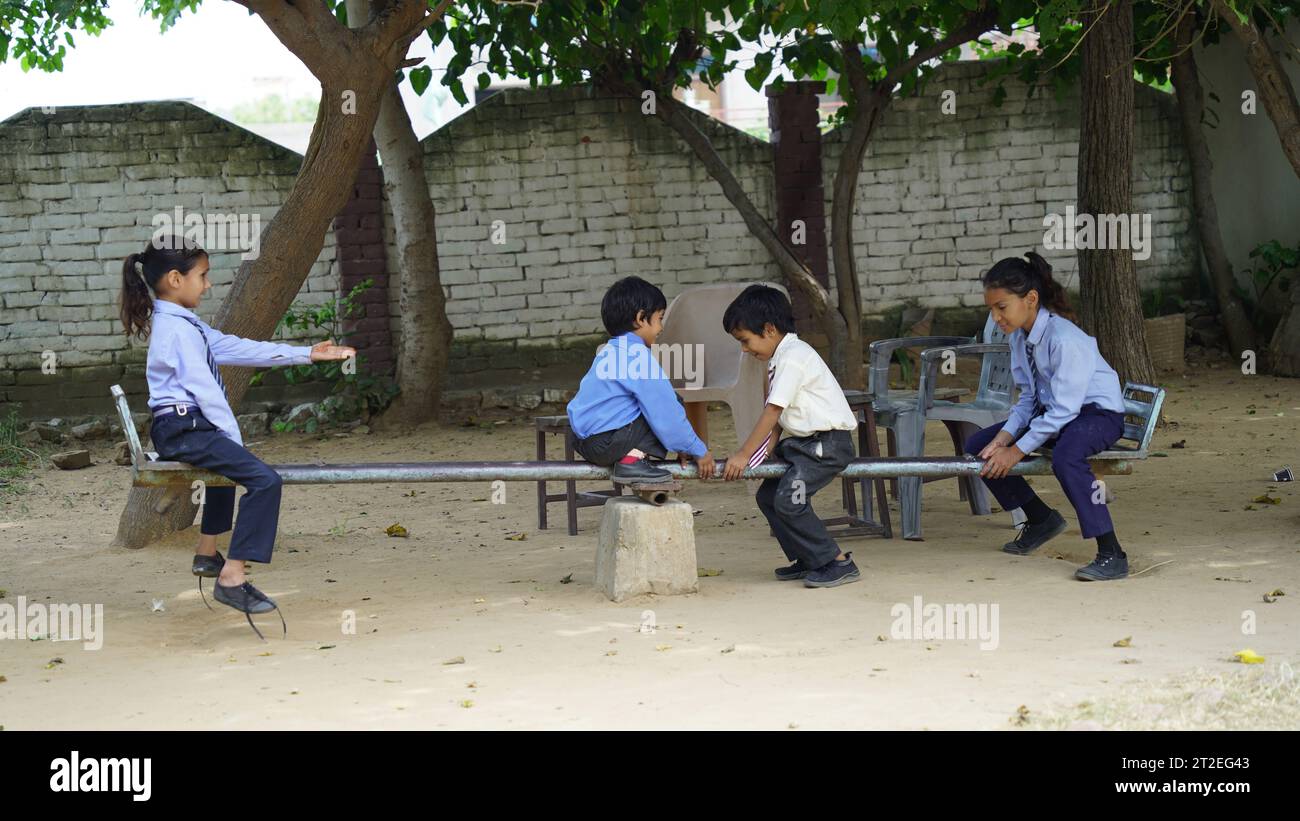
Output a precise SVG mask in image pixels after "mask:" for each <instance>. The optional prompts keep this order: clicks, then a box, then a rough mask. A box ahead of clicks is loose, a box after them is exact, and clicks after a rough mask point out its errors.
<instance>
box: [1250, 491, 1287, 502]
mask: <svg viewBox="0 0 1300 821" xmlns="http://www.w3.org/2000/svg"><path fill="white" fill-rule="evenodd" d="M1251 501H1252V502H1255V503H1256V504H1261V505H1280V504H1282V500H1281V499H1274V498H1273V497H1272V496H1269V495H1268V494H1267V493H1265V494H1264V495H1263V496H1256V497H1255V498H1254V499H1251Z"/></svg>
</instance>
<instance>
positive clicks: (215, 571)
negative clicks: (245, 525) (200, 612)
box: [190, 550, 226, 610]
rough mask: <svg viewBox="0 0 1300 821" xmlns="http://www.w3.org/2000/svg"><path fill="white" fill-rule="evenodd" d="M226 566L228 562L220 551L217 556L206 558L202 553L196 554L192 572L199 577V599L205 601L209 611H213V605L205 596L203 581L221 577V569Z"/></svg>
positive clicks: (191, 568) (204, 604) (191, 566)
mask: <svg viewBox="0 0 1300 821" xmlns="http://www.w3.org/2000/svg"><path fill="white" fill-rule="evenodd" d="M225 566H226V560H225V558H224V557H223V556H222V555H221V551H220V550H218V551H217V555H215V556H204V555H202V554H201V553H195V554H194V563H193V564H191V565H190V572H191V573H193V574H194V575H195V576H198V577H199V598H201V599H203V606H204V607H206V608H208V609H209V610H211V609H212V605H210V604H208V597H207V596H205V595H203V580H204V579H215V578H216V577H217V576H220V575H221V568H223V567H225Z"/></svg>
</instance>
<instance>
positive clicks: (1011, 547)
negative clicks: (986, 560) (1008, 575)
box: [1002, 519, 1069, 556]
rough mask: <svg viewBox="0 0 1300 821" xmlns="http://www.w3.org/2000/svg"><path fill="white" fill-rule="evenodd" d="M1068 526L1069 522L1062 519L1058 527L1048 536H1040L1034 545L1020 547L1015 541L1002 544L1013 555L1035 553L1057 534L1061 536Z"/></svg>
mask: <svg viewBox="0 0 1300 821" xmlns="http://www.w3.org/2000/svg"><path fill="white" fill-rule="evenodd" d="M1068 526H1069V525H1068V523H1067V522H1066V521H1065V520H1064V519H1062V520H1061V522H1060V524H1059V525H1057V526H1056V528H1054V529H1053V530H1052V531H1051V532H1050V533H1048V534H1047V535H1046V536H1042V537H1040V538H1039V540H1038V543H1037V544H1035V545H1034V546H1033V547H1029V548H1020V547H1018V546H1017V545H1016V543H1015V542H1007V543H1006V544H1004V545H1002V552H1003V553H1009V554H1011V555H1012V556H1028V555H1029V554H1030V553H1033V552H1034V551H1035V550H1037V549H1038V548H1040V547H1042V546H1043V545H1045V544H1047V543H1048V542H1050V541H1051V540H1052V539H1055V538H1056V537H1057V536H1060V535H1061V534H1062V533H1064V532H1065V528H1066V527H1068Z"/></svg>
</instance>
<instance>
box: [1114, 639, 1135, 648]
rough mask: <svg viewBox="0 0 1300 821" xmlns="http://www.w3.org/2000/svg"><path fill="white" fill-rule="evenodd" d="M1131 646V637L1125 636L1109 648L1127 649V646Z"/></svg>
mask: <svg viewBox="0 0 1300 821" xmlns="http://www.w3.org/2000/svg"><path fill="white" fill-rule="evenodd" d="M1132 644H1133V637H1132V636H1125V637H1124V638H1122V639H1120V640H1119V641H1117V642H1115V643H1114V644H1112V645H1111V646H1112V647H1129V646H1131V645H1132Z"/></svg>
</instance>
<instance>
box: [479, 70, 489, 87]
mask: <svg viewBox="0 0 1300 821" xmlns="http://www.w3.org/2000/svg"><path fill="white" fill-rule="evenodd" d="M490 85H492V75H491V74H489V73H487V72H486V71H485V72H483V73H482V74H480V75H479V76H478V87H479V90H480V91H483V90H485V89H487V87H488V86H490Z"/></svg>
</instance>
